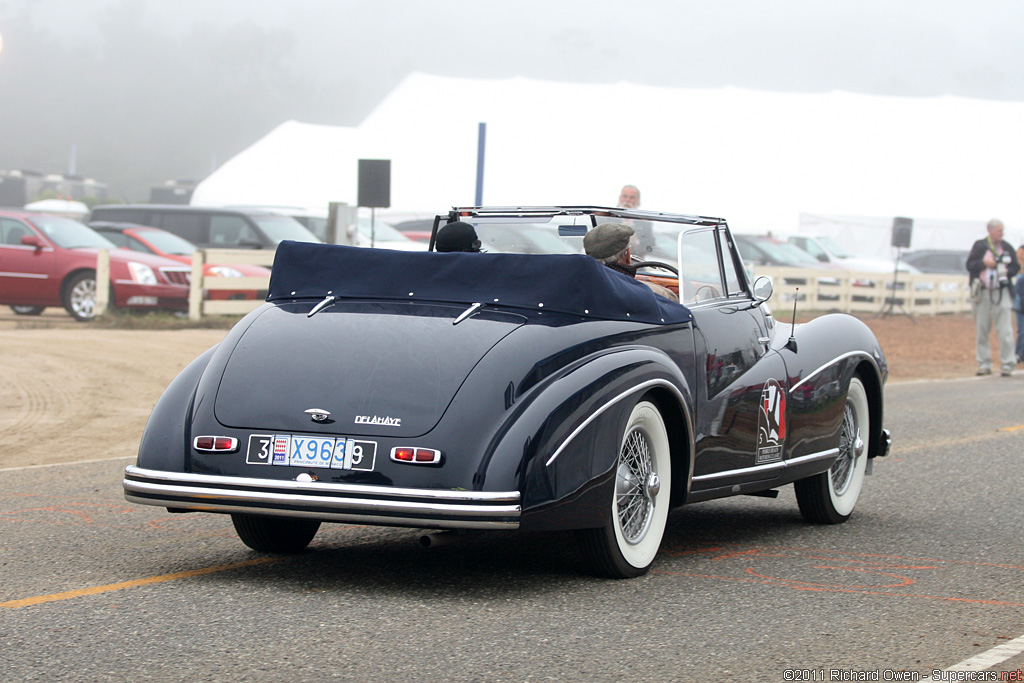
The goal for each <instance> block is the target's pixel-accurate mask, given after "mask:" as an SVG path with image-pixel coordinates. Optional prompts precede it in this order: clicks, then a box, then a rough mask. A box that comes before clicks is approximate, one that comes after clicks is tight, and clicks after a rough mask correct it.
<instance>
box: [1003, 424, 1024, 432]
mask: <svg viewBox="0 0 1024 683" xmlns="http://www.w3.org/2000/svg"><path fill="white" fill-rule="evenodd" d="M1021 429H1024V425H1014V426H1012V427H1000V428H999V431H1001V432H1016V431H1020V430H1021Z"/></svg>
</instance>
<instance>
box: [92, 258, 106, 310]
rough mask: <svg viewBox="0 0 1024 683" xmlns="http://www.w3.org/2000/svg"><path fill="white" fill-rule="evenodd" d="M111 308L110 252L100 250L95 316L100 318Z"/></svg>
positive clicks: (97, 260)
mask: <svg viewBox="0 0 1024 683" xmlns="http://www.w3.org/2000/svg"><path fill="white" fill-rule="evenodd" d="M109 306H110V251H108V250H107V249H100V250H98V251H97V252H96V301H95V307H94V308H93V315H95V316H97V317H99V316H101V315H103V314H104V313H106V312H107V308H108V307H109Z"/></svg>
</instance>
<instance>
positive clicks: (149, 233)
mask: <svg viewBox="0 0 1024 683" xmlns="http://www.w3.org/2000/svg"><path fill="white" fill-rule="evenodd" d="M138 235H139V237H140V238H142V239H144V240H146V241H147V242H149V243H150V244H152V245H153V246H154V247H155V248H156V249H157V250H158V251H160V252H163V253H164V254H175V255H185V256H187V255H188V254H191V253H192V252H193V251H195V250H196V245H194V244H192V243H191V242H189V241H188V240H186V239H183V238H181V237H178V236H177V235H175V234H173V233H170V232H166V231H164V230H144V231H139V233H138Z"/></svg>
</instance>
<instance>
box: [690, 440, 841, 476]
mask: <svg viewBox="0 0 1024 683" xmlns="http://www.w3.org/2000/svg"><path fill="white" fill-rule="evenodd" d="M837 455H839V449H838V448H830V449H828V450H827V451H820V452H818V453H811V454H810V455H801V456H800V457H799V458H793V459H791V460H779V461H778V462H770V463H766V464H764V465H756V466H754V467H743V468H740V469H738V470H727V471H725V472H715V473H713V474H701V475H700V476H696V477H694V478H693V481H712V480H714V479H721V478H724V477H735V476H738V475H741V474H753V473H755V472H770V471H772V470H780V469H781V470H784V469H786V468H787V467H793V466H794V465H803V464H804V463H808V462H813V461H815V460H827V459H829V458H834V457H835V456H837Z"/></svg>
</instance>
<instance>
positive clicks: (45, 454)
mask: <svg viewBox="0 0 1024 683" xmlns="http://www.w3.org/2000/svg"><path fill="white" fill-rule="evenodd" d="M865 322H866V323H867V324H868V326H870V327H871V328H872V329H873V330H874V331H875V334H876V335H877V337H878V339H879V341H880V342H881V344H882V349H883V350H884V351H885V353H886V356H887V358H888V360H889V364H890V370H891V374H890V378H889V381H890V382H898V381H906V380H912V379H931V378H951V377H968V376H973V374H974V325H973V322H972V320H971V317H970V316H966V315H955V316H935V317H917V318H913V319H911V318H908V317H906V316H889V317H886V318H865ZM224 334H225V331H224V330H170V331H168V330H159V331H141V330H116V329H98V328H93V327H90V326H88V325H83V324H80V323H74V322H73V321H71V319H70V318H69V317H68V316H67V315H65V314H63V313H60V312H56V311H55V312H53V313H51V312H50V311H47V312H46V313H44V314H43V316H39V317H33V318H31V319H26V318H23V317H21V316H13V315H0V434H2V435H3V438H2V439H0V468H4V467H19V466H26V465H44V464H50V463H55V462H75V461H79V460H92V459H99V458H114V457H120V456H126V457H127V456H134V455H135V453H136V451H137V449H138V444H139V438H140V436H141V434H142V430H143V427H144V426H145V424H146V420H147V418H148V417H149V413H150V411H151V410H152V408H153V406H154V405H155V404H156V401H157V399H158V398H159V397H160V394H161V393H162V392H163V390H164V389H165V388H166V387H167V385H168V384H169V383H170V382H171V380H172V379H174V377H175V376H176V375H177V374H178V373H179V372H180V371H181V370H182V369H183V368H184V367H185V366H186V365H187V364H188V363H189V362H190V361H191V360H192V359H193V358H195V357H196V356H198V355H199V354H200V353H202V352H203V351H205V350H206V349H208V348H209V347H211V346H213V345H214V344H216V343H218V342H219V341H220V340H221V339H223V337H224ZM1000 379H1001V378H998V377H997V378H995V379H993V378H986V379H985V381H999V380H1000ZM1002 381H1007V380H1005V379H1003V380H1002Z"/></svg>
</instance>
